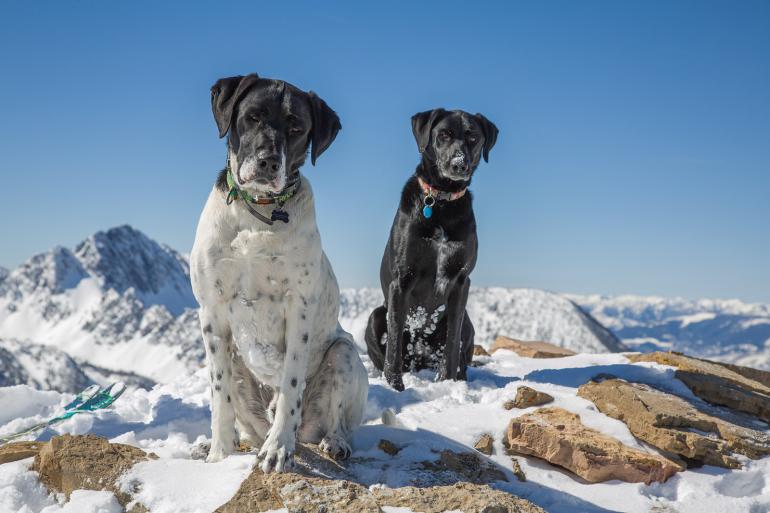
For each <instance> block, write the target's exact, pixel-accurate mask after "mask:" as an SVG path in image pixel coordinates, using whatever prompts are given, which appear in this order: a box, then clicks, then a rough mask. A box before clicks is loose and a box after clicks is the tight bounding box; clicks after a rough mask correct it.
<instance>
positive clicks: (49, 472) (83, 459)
mask: <svg viewBox="0 0 770 513" xmlns="http://www.w3.org/2000/svg"><path fill="white" fill-rule="evenodd" d="M154 458H157V456H155V455H154V454H152V453H150V454H147V453H145V452H144V451H143V450H141V449H138V448H136V447H132V446H130V445H124V444H112V443H110V442H109V441H107V440H106V439H105V438H102V437H98V436H94V435H77V436H73V435H62V436H55V437H53V438H52V439H51V440H50V441H49V442H47V443H45V444H44V445H43V447H42V448H41V449H40V451H39V452H38V454H37V456H35V462H34V464H33V465H32V470H34V471H36V472H37V473H38V474H39V475H40V481H41V482H42V483H43V484H44V485H45V486H46V487H47V488H48V489H49V490H54V491H56V492H59V493H63V494H64V495H65V496H66V497H67V498H68V499H69V496H70V494H71V493H72V491H73V490H107V491H111V492H113V493H114V494H115V496H116V497H117V499H118V502H120V503H121V504H123V505H125V504H127V503H128V502H129V501H130V500H131V498H130V496H129V495H128V494H126V493H124V492H121V491H120V487H119V486H118V485H117V480H118V477H120V475H121V474H123V473H124V472H126V471H127V470H129V469H130V468H131V467H133V466H134V464H135V463H137V462H139V461H145V460H147V459H154Z"/></svg>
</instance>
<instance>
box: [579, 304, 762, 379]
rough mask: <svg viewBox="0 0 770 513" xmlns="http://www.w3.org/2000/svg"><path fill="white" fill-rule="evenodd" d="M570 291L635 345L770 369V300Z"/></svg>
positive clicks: (594, 314)
mask: <svg viewBox="0 0 770 513" xmlns="http://www.w3.org/2000/svg"><path fill="white" fill-rule="evenodd" d="M566 297H568V298H569V299H571V300H572V301H574V302H575V303H577V304H578V305H580V306H581V308H583V309H584V310H585V311H587V312H589V313H590V314H591V315H592V316H593V317H594V318H596V319H597V320H598V321H599V322H600V323H602V324H603V325H604V326H607V327H608V328H610V329H612V330H613V331H614V332H615V334H617V335H618V336H619V337H620V338H621V339H622V340H623V342H624V343H625V344H626V345H627V346H629V347H632V348H634V349H638V350H641V351H653V350H660V349H663V350H668V349H673V350H674V351H680V352H684V353H687V354H689V355H692V356H700V357H704V358H710V359H715V360H720V361H725V362H729V363H736V364H739V365H747V366H750V367H758V368H762V369H768V370H770V305H767V304H762V303H745V302H743V301H740V300H737V299H727V300H724V299H698V300H688V299H682V298H662V297H655V296H632V295H623V296H616V297H607V296H597V295H589V296H578V295H567V296H566Z"/></svg>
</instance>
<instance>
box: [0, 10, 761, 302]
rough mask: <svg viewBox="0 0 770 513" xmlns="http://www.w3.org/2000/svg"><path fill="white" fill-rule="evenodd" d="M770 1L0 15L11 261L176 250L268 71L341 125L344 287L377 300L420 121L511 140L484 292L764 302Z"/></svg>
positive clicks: (339, 237) (485, 171)
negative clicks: (63, 248) (106, 242)
mask: <svg viewBox="0 0 770 513" xmlns="http://www.w3.org/2000/svg"><path fill="white" fill-rule="evenodd" d="M768 27H770V3H768V2H766V1H752V0H745V1H741V2H731V1H722V2H715V1H692V2H690V1H677V2H669V1H660V2H650V1H644V2H642V1H639V2H616V1H584V2H572V1H564V2H551V1H547V2H539V1H537V2H535V1H532V2H502V1H501V2H487V3H485V2H473V3H471V2H455V1H451V0H447V1H443V2H394V3H384V2H383V3H377V4H376V5H375V4H373V3H368V2H307V3H305V2H292V3H290V4H288V3H287V4H285V3H282V2H242V3H238V2H217V3H213V2H206V3H204V2H200V3H194V2H177V3H172V2H149V1H146V2H123V3H117V2H96V1H94V2H47V3H46V2H16V1H14V2H3V3H2V4H0V69H1V70H2V80H0V173H1V178H2V181H1V182H0V183H1V184H2V185H0V241H2V242H1V243H0V247H1V248H2V249H1V250H0V265H3V266H6V267H14V266H16V265H18V264H19V263H20V262H22V261H23V260H25V259H26V258H27V257H29V256H31V255H32V254H34V253H36V252H40V251H44V250H47V249H49V248H50V247H52V246H53V245H56V244H62V245H69V246H71V245H73V244H75V243H77V242H78V241H79V240H81V239H83V238H84V237H86V236H87V235H89V234H91V233H93V232H94V231H96V230H98V229H104V228H107V227H110V226H113V225H117V224H121V223H130V224H132V225H134V226H136V227H137V228H139V229H141V230H143V231H145V232H146V233H147V234H149V235H150V236H152V237H154V238H155V239H157V240H159V241H162V242H166V243H168V244H170V245H171V246H173V247H175V248H177V249H180V250H182V251H189V248H190V246H191V245H192V241H193V236H194V230H195V225H196V223H197V219H198V215H199V213H200V210H201V207H202V206H203V202H204V201H205V198H206V196H207V194H208V190H209V188H210V186H211V183H212V181H213V179H214V176H215V174H216V171H217V170H218V169H220V168H221V166H222V163H223V161H224V155H225V151H224V150H225V147H224V143H223V142H222V141H220V140H218V139H217V132H216V128H215V125H214V122H213V119H212V117H211V111H210V105H209V88H210V86H211V85H212V84H213V83H214V81H215V80H216V79H217V78H219V77H223V76H230V75H235V74H245V73H248V72H252V71H256V72H258V73H259V74H260V75H262V76H267V77H275V78H283V79H286V80H288V81H290V82H292V83H294V84H296V85H298V86H299V87H302V88H305V89H312V90H314V91H316V92H317V93H318V94H319V95H321V96H322V97H323V98H324V99H326V100H327V102H328V103H329V104H330V105H331V106H332V107H333V108H334V109H335V110H336V111H337V112H338V113H339V115H340V117H341V119H342V124H343V130H342V132H340V135H339V137H338V138H337V141H336V142H335V143H334V145H333V146H332V147H331V148H330V149H329V151H328V152H327V153H326V154H324V155H323V156H322V157H321V158H320V159H319V161H318V165H317V166H316V167H315V168H312V167H310V166H309V164H308V166H306V167H305V169H304V172H305V174H306V175H307V176H308V177H309V178H310V180H311V181H312V183H313V187H314V189H315V193H316V202H317V208H318V216H319V225H320V229H321V235H322V238H323V241H324V246H325V249H326V252H327V253H328V255H329V257H330V259H331V261H332V264H333V266H334V268H335V271H336V273H337V276H338V279H339V281H340V283H341V285H342V286H365V285H376V284H377V283H378V269H379V262H380V257H381V254H382V250H383V247H384V244H385V241H386V238H387V234H388V230H389V227H390V223H391V221H392V219H393V214H394V212H395V209H396V206H397V202H398V196H399V192H400V190H401V187H402V185H403V182H404V181H405V180H406V179H407V177H408V176H409V175H410V174H411V173H412V172H413V170H414V166H415V165H416V163H417V161H418V154H417V149H416V145H415V143H414V141H413V139H412V135H411V128H410V124H409V118H410V116H411V115H412V114H413V113H415V112H417V111H422V110H427V109H429V108H432V107H436V106H444V107H448V108H462V109H466V110H469V111H471V112H482V113H484V114H485V115H486V116H487V117H489V118H490V119H491V120H492V121H494V122H495V123H496V124H497V126H498V127H499V128H500V137H499V139H498V144H497V146H496V147H495V148H494V149H493V150H492V153H491V155H490V162H489V164H486V165H482V166H481V167H480V169H479V170H478V172H477V174H476V178H475V180H474V186H473V190H474V193H475V209H476V216H477V219H478V223H479V237H480V250H479V251H480V254H479V261H478V266H477V268H476V270H475V272H474V274H473V275H472V279H473V282H474V284H476V285H501V286H524V287H538V288H545V289H550V290H556V291H564V292H576V293H603V294H619V293H637V294H658V295H669V296H672V295H680V296H685V297H737V298H741V299H745V300H752V301H770V222H769V221H770V201H769V198H770V58H768V55H770V30H768Z"/></svg>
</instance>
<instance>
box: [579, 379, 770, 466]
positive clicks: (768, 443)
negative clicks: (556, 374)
mask: <svg viewBox="0 0 770 513" xmlns="http://www.w3.org/2000/svg"><path fill="white" fill-rule="evenodd" d="M578 395H579V396H580V397H583V398H585V399H588V400H589V401H591V402H593V403H594V404H595V405H596V407H597V408H598V409H599V411H601V412H602V413H604V414H605V415H609V416H610V417H612V418H615V419H618V420H620V421H622V422H624V423H625V424H626V425H627V426H628V429H629V430H630V431H631V433H632V434H633V435H634V436H635V437H637V438H639V439H640V440H643V441H645V442H647V443H649V444H650V445H653V446H654V447H657V448H658V449H660V450H661V451H663V452H664V453H666V454H669V455H675V456H679V457H681V458H683V459H685V460H686V461H691V462H695V463H699V464H708V465H716V466H719V467H726V468H740V467H741V464H740V462H739V461H738V460H737V459H736V458H735V457H734V455H733V454H734V453H738V454H743V455H745V456H748V457H749V458H752V459H757V458H760V457H762V456H765V455H768V454H770V438H769V437H768V436H767V435H766V434H764V433H762V432H759V431H755V430H753V429H749V428H746V427H743V426H738V425H736V424H733V423H731V422H728V421H726V420H724V419H720V418H717V417H714V416H711V415H709V414H707V413H704V412H701V411H699V410H698V409H697V408H696V407H695V406H693V405H692V404H690V403H688V402H687V401H686V400H684V399H682V398H681V397H678V396H675V395H672V394H668V393H665V392H661V391H660V390H656V389H654V388H652V387H649V386H647V385H642V384H638V383H628V382H626V381H623V380H619V379H608V380H606V381H602V382H599V383H597V382H590V383H586V384H584V385H581V386H580V388H579V389H578Z"/></svg>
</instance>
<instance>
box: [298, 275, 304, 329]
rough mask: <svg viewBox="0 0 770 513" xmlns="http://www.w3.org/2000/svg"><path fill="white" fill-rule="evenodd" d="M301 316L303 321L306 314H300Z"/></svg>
mask: <svg viewBox="0 0 770 513" xmlns="http://www.w3.org/2000/svg"><path fill="white" fill-rule="evenodd" d="M300 283H302V282H300ZM299 317H300V319H302V320H303V321H304V320H305V314H302V315H300V316H299Z"/></svg>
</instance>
